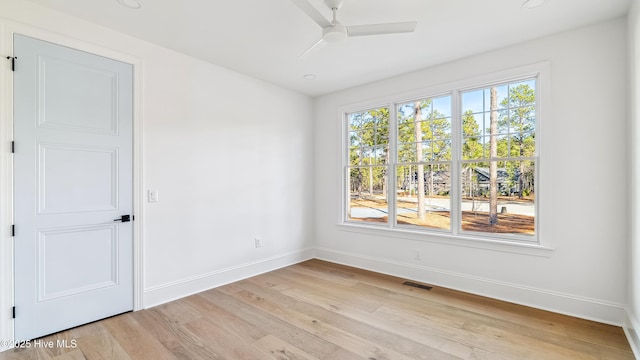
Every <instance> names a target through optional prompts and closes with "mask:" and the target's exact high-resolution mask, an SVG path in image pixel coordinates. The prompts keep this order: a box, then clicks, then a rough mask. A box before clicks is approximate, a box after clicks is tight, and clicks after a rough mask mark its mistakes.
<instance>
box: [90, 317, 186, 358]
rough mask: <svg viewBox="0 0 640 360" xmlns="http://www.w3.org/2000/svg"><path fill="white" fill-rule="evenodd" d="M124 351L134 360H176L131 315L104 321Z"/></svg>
mask: <svg viewBox="0 0 640 360" xmlns="http://www.w3.org/2000/svg"><path fill="white" fill-rule="evenodd" d="M102 324H103V325H104V327H105V328H106V329H107V330H108V331H109V333H110V334H111V336H113V337H114V338H115V339H116V340H117V341H118V344H120V346H122V349H123V350H124V351H125V352H126V353H127V354H128V355H129V358H132V359H149V360H154V359H167V360H173V359H176V357H175V356H173V354H171V352H169V350H167V349H166V348H165V347H164V346H162V344H161V343H160V342H159V341H158V339H156V338H154V337H153V336H152V335H151V334H150V333H149V332H148V331H147V330H146V329H145V328H144V327H142V326H141V325H140V324H139V323H138V322H137V321H136V320H135V319H134V317H133V316H132V315H131V314H126V315H124V316H115V317H112V318H109V319H106V320H103V321H102Z"/></svg>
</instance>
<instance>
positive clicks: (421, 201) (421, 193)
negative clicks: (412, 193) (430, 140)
mask: <svg viewBox="0 0 640 360" xmlns="http://www.w3.org/2000/svg"><path fill="white" fill-rule="evenodd" d="M420 105H421V104H420V102H416V103H415V104H414V105H413V106H414V108H415V110H414V119H415V137H416V162H418V166H417V168H418V171H417V172H416V173H417V177H418V178H417V179H416V180H417V183H418V189H417V190H416V194H417V195H418V219H420V220H423V219H424V216H425V208H424V165H422V164H421V162H422V127H421V124H420V120H421V118H422V109H421V108H420Z"/></svg>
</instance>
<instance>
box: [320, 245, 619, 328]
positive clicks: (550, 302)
mask: <svg viewBox="0 0 640 360" xmlns="http://www.w3.org/2000/svg"><path fill="white" fill-rule="evenodd" d="M315 257H316V258H318V259H321V260H326V261H330V262H335V263H339V264H343V265H348V266H353V267H357V268H361V269H366V270H371V271H375V272H379V273H383V274H388V275H393V276H398V277H402V278H407V279H411V280H416V281H421V282H425V283H428V284H432V285H436V286H442V287H446V288H449V289H454V290H459V291H464V292H468V293H472V294H477V295H482V296H486V297H490V298H494V299H499V300H504V301H508V302H512V303H516V304H521V305H525V306H530V307H533V308H538V309H542V310H548V311H552V312H555V313H560V314H565V315H570V316H574V317H578V318H583V319H588V320H593V321H597V322H601V323H605V324H610V325H615V326H622V324H623V321H624V318H625V306H624V305H622V304H615V303H611V302H607V301H602V300H597V299H590V298H586V297H580V296H575V295H571V294H565V293H560V292H554V291H549V290H544V289H538V288H533V287H527V286H522V285H518V284H514V283H508V282H503V281H496V280H492V279H487V278H482V277H478V276H473V275H468V274H461V273H455V272H450V271H444V270H440V269H435V268H429V267H426V266H420V265H415V264H407V263H401V262H396V261H393V260H387V259H381V258H375V257H369V256H363V255H360V254H354V253H347V252H342V251H336V250H332V249H327V248H316V249H315Z"/></svg>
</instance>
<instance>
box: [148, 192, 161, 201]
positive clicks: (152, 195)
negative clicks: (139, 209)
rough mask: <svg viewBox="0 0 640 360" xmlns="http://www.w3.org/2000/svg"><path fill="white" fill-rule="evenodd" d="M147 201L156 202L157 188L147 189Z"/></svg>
mask: <svg viewBox="0 0 640 360" xmlns="http://www.w3.org/2000/svg"><path fill="white" fill-rule="evenodd" d="M147 201H148V202H158V189H153V190H147Z"/></svg>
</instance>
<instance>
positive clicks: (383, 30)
mask: <svg viewBox="0 0 640 360" xmlns="http://www.w3.org/2000/svg"><path fill="white" fill-rule="evenodd" d="M291 1H292V2H293V3H294V4H296V5H297V6H298V7H299V8H300V10H302V11H304V12H305V13H306V14H307V15H309V17H310V18H311V19H312V20H313V21H315V22H316V23H317V24H318V25H320V27H321V28H322V38H321V39H320V40H318V41H317V42H316V43H315V44H313V45H312V46H311V47H310V48H309V49H308V50H307V51H305V52H304V53H303V54H302V55H301V56H300V57H301V58H305V57H307V56H308V55H309V54H311V53H313V52H315V51H317V50H319V49H320V48H322V47H324V46H326V45H327V44H328V43H337V42H340V41H344V40H345V39H346V38H347V37H351V36H367V35H383V34H398V33H408V32H413V31H415V29H416V25H417V22H415V21H408V22H398V23H386V24H369V25H355V26H344V25H342V24H341V23H340V22H338V19H337V14H338V10H339V9H340V8H341V7H342V4H343V3H344V0H324V3H325V4H326V5H327V6H328V7H329V8H330V9H331V11H332V12H333V19H332V20H331V21H329V20H327V19H326V18H325V17H324V15H322V14H321V13H320V12H319V11H318V10H317V9H316V8H315V7H313V5H311V3H310V2H309V1H308V0H291Z"/></svg>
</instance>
